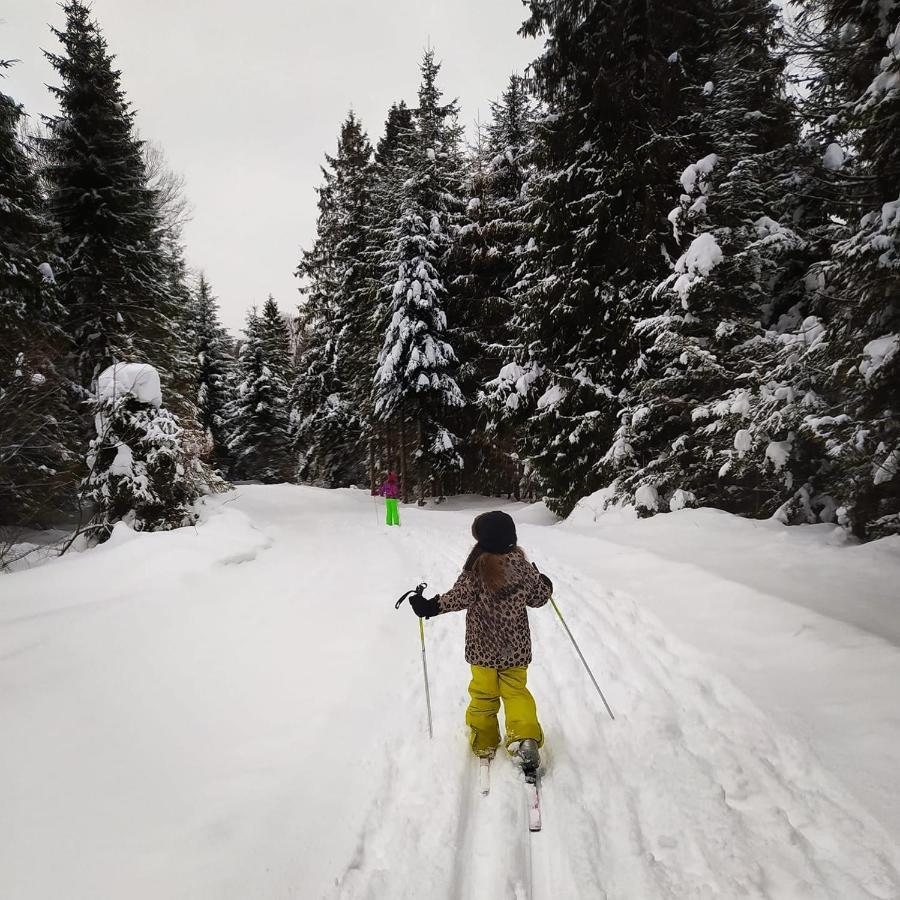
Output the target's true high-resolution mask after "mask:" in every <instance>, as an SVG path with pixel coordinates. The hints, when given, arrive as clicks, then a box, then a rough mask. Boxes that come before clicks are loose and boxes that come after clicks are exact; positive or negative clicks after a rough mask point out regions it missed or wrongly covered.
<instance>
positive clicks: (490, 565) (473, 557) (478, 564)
mask: <svg viewBox="0 0 900 900" xmlns="http://www.w3.org/2000/svg"><path fill="white" fill-rule="evenodd" d="M477 522H478V518H477V517H476V519H475V521H474V522H473V523H472V537H473V538H475V540H476V541H477V540H478V535H477V534H475V526H476V524H477ZM510 553H521V554H522V556H525V551H524V550H523V549H522V548H521V547H518V546H517V547H515V548H514V549H513V550H510V551H509V553H488V552H487V551H486V550H482V549H481V547H479V546H478V545H477V544H476V546H474V547H473V548H472V551H471V553H469V558H468V559H467V560H466V565H465V568H466V569H471V570H472V571H474V572H475V574H476V575H478V577H479V578H480V579H481V583H482V584H483V585H484V586H485V587H486V588H487V589H488V590H489V591H490V592H491V593H492V594H493V593H494V592H496V591H499V590H501V588H503V587H505V586H506V566H505V565H504V562H505V560H506V557H507V556H509V554H510ZM526 559H527V557H526Z"/></svg>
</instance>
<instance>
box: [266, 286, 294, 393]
mask: <svg viewBox="0 0 900 900" xmlns="http://www.w3.org/2000/svg"><path fill="white" fill-rule="evenodd" d="M259 329H260V339H261V341H262V346H263V351H264V352H265V354H266V359H268V360H269V365H270V366H271V368H272V371H273V372H275V373H276V374H277V376H278V377H279V378H280V379H281V380H282V381H283V382H284V383H285V384H289V383H290V381H291V379H292V375H293V361H292V359H291V350H290V333H289V331H288V323H287V320H286V319H285V317H284V316H283V315H282V314H281V311H280V310H279V309H278V304H277V303H276V302H275V298H274V297H273V296H272V295H271V294H269V296H268V298H267V299H266V302H265V303H264V304H263V308H262V314H261V315H260V317H259Z"/></svg>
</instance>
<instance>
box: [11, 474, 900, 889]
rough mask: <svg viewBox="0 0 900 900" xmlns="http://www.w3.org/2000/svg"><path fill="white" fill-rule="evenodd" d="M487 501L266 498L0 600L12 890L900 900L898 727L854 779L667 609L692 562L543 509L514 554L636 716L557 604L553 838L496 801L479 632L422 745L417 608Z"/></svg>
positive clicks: (551, 739)
mask: <svg viewBox="0 0 900 900" xmlns="http://www.w3.org/2000/svg"><path fill="white" fill-rule="evenodd" d="M489 502H490V501H482V502H481V503H476V502H475V501H470V502H465V503H463V502H460V503H459V504H458V505H454V504H453V503H451V504H448V505H446V506H442V507H439V508H437V509H426V510H418V509H410V508H408V507H407V508H403V509H402V511H401V516H402V518H403V526H402V527H401V528H399V529H396V528H391V529H388V528H386V527H385V526H384V525H383V524H382V509H381V506H380V505H376V504H375V503H373V501H372V500H371V499H370V498H368V497H367V496H365V495H364V494H362V493H360V492H353V491H345V492H324V491H316V490H313V489H305V488H297V487H288V486H280V487H241V488H239V489H238V490H237V491H236V492H235V493H233V494H230V495H227V496H226V497H224V498H218V499H216V500H215V501H214V502H212V503H211V504H210V509H209V512H208V514H207V515H206V516H205V520H204V522H203V524H201V525H200V526H199V527H198V528H196V529H182V530H180V531H177V532H173V533H168V534H155V535H134V534H132V533H130V532H128V531H127V530H126V529H118V530H117V532H116V534H115V535H114V537H113V539H112V540H111V541H110V542H109V543H108V544H107V545H105V546H104V547H101V548H99V549H96V550H92V551H89V552H86V553H81V554H76V555H73V556H71V557H67V558H65V559H63V560H61V561H56V562H51V563H48V564H45V565H43V566H41V567H38V568H35V569H33V570H30V571H25V572H19V573H17V574H15V575H13V576H9V577H7V578H4V579H2V580H0V592H2V598H3V599H2V603H0V629H2V630H0V896H2V897H4V898H8V900H37V898H58V897H66V898H67V900H78V898H101V897H103V898H105V897H128V898H154V900H158V898H161V897H165V898H167V900H168V898H236V900H237V898H240V900H245V898H248V897H260V898H281V897H297V898H320V897H323V898H324V897H327V898H348V900H349V898H371V900H402V898H416V900H421V898H445V897H446V898H471V900H500V898H504V900H505V898H511V900H522V898H535V900H541V898H562V900H569V898H572V900H577V898H596V897H606V898H613V900H620V898H621V900H632V898H639V900H653V898H679V900H680V898H694V897H697V898H705V897H710V898H712V897H722V898H736V897H748V898H785V900H796V898H840V900H854V898H869V897H873V898H898V897H900V874H898V873H900V853H898V850H897V840H896V839H897V837H898V834H900V827H898V826H900V822H898V821H897V820H896V818H895V814H896V808H895V806H894V804H893V801H892V800H890V799H884V800H880V799H879V798H880V797H882V796H884V797H888V798H889V797H890V795H891V794H892V793H896V788H897V785H896V781H895V780H894V782H893V784H891V783H890V781H889V779H890V778H891V774H893V775H894V776H895V775H896V768H895V763H890V762H889V760H888V755H887V753H886V752H885V751H884V749H883V747H884V746H885V745H887V746H890V747H893V748H894V752H895V751H896V746H897V738H898V736H900V734H898V730H897V729H898V728H900V725H898V723H897V716H896V707H894V708H893V710H886V711H883V710H881V709H880V708H879V707H877V705H876V707H875V708H874V712H872V711H871V710H870V721H868V722H867V724H868V726H869V732H868V733H866V734H863V735H860V736H859V744H858V753H857V755H856V758H855V759H854V760H852V761H851V766H849V767H843V768H842V766H841V761H842V759H843V757H844V752H843V750H842V748H844V747H846V744H841V742H840V741H838V740H837V739H835V740H833V741H826V740H824V739H820V735H821V733H824V731H826V730H827V729H825V726H824V725H823V724H822V723H823V721H825V719H822V718H820V717H818V714H817V713H816V711H811V712H810V713H809V718H804V716H803V715H801V714H800V713H797V716H796V717H792V716H791V715H787V714H784V715H775V714H774V713H772V712H771V711H770V710H768V709H766V710H764V709H763V708H761V705H760V704H759V703H758V702H755V701H754V700H753V699H751V698H750V696H749V695H748V694H747V693H746V692H745V691H744V690H742V688H743V687H744V684H743V682H742V685H741V686H740V687H739V686H737V685H736V683H735V681H734V680H733V679H732V677H730V676H731V675H732V674H733V675H734V676H735V678H738V679H739V680H740V679H741V678H742V677H743V676H742V675H741V670H739V669H738V668H735V670H734V672H731V671H730V669H729V671H728V672H726V671H725V669H728V668H729V667H728V666H727V665H726V663H725V662H722V663H721V665H720V664H719V663H717V657H716V656H715V655H714V654H711V653H709V652H701V651H700V650H699V649H697V648H696V647H694V646H690V644H688V643H686V642H685V641H684V640H683V639H682V637H676V635H675V633H674V631H673V629H672V628H671V627H670V626H669V624H663V620H662V619H661V618H660V617H659V616H657V615H656V613H655V612H653V611H651V608H650V605H649V603H648V602H647V597H646V584H647V579H649V578H650V577H651V575H650V573H651V572H652V570H653V569H654V567H656V568H658V569H659V570H660V571H661V572H662V573H664V574H665V573H668V574H669V577H670V578H671V579H672V580H673V581H674V579H675V573H676V572H677V569H678V563H675V562H671V561H666V560H665V559H661V558H660V557H659V556H657V555H654V554H651V553H648V552H647V551H646V549H641V550H638V549H634V548H628V547H624V546H622V545H620V544H614V543H610V542H609V541H606V540H601V539H600V538H598V537H596V536H588V535H584V534H581V533H577V532H576V531H573V530H567V529H568V528H569V526H553V527H549V526H548V525H546V524H544V523H543V522H539V521H538V520H539V519H540V510H539V509H537V508H527V507H523V506H513V507H512V508H511V510H510V511H511V512H513V514H514V515H515V516H516V517H517V519H518V520H519V521H520V523H522V524H520V529H519V531H520V540H521V542H522V544H523V546H524V547H525V548H526V550H527V551H528V552H529V555H530V556H531V558H533V559H535V560H536V561H537V562H538V564H539V565H540V566H541V568H542V569H543V570H544V571H546V572H547V573H548V574H550V576H551V577H552V578H553V580H554V582H555V585H556V596H557V598H558V599H559V601H560V603H561V606H562V609H563V612H564V614H565V615H566V617H567V620H568V621H569V623H570V625H571V627H572V630H573V632H574V633H575V635H576V637H577V638H578V639H579V641H580V642H581V643H582V646H583V649H584V651H585V654H586V655H587V657H588V659H589V660H590V661H591V663H592V665H593V666H594V669H595V673H596V675H597V677H598V680H599V681H600V683H601V684H602V685H603V686H604V689H605V690H606V692H607V694H608V697H609V699H610V702H611V704H612V706H613V709H614V710H615V712H616V715H617V720H616V721H615V722H610V721H609V719H608V718H607V716H606V714H605V712H604V710H603V708H602V705H601V703H600V700H599V697H597V695H596V694H595V693H594V690H593V687H592V686H591V684H590V682H589V680H588V678H587V676H586V674H585V672H584V670H583V669H582V668H581V664H580V662H579V661H578V658H577V657H576V655H575V653H574V651H573V650H572V648H571V645H570V644H569V643H568V639H567V638H566V636H565V633H564V632H563V630H562V628H561V626H560V625H559V622H558V621H556V619H555V616H554V614H553V612H552V610H551V609H550V607H549V606H548V607H546V608H544V609H542V610H538V611H534V612H533V613H532V614H531V622H532V631H533V637H534V655H535V662H534V664H533V666H532V667H531V669H530V672H529V683H530V685H531V687H532V689H533V691H534V693H535V696H536V698H537V701H538V709H539V713H540V715H541V719H542V723H543V725H544V729H545V732H546V735H547V745H546V748H545V753H544V757H545V762H546V771H545V775H544V779H543V798H542V800H543V815H544V830H543V831H542V832H540V833H539V834H535V835H529V833H528V830H527V813H526V808H525V798H524V789H523V787H522V785H521V782H520V776H519V774H518V772H517V771H516V770H515V769H514V767H513V766H512V764H511V763H510V762H509V761H508V760H507V759H505V758H503V757H502V755H501V756H498V758H497V760H496V761H495V763H494V766H493V773H492V790H491V794H490V795H489V796H488V797H487V798H482V797H481V795H480V794H479V793H478V773H477V766H476V765H475V764H474V762H473V760H472V759H471V758H470V756H469V754H468V752H467V748H466V742H465V728H464V725H463V715H464V710H465V706H466V701H467V696H466V686H467V682H468V669H467V667H466V665H465V663H464V662H463V659H462V644H463V627H464V621H463V616H462V615H458V616H451V615H448V616H444V617H441V618H439V619H435V620H430V621H429V622H428V623H427V625H426V640H427V647H428V663H429V674H430V676H431V687H432V704H433V708H434V731H435V734H434V740H433V741H429V740H428V736H427V731H426V726H425V707H424V697H423V691H422V681H421V662H420V651H419V640H418V628H417V626H416V621H415V618H414V617H413V615H412V614H411V612H410V611H409V610H408V609H407V608H405V607H404V608H403V609H402V610H400V611H396V612H395V611H394V609H393V601H394V600H395V599H396V598H397V597H398V596H399V595H400V594H401V593H403V592H404V591H405V590H407V589H408V588H410V587H413V586H414V585H415V584H416V583H417V582H418V581H421V580H426V581H428V582H429V591H430V590H431V589H433V590H434V591H435V592H437V591H440V590H442V589H446V588H447V587H449V586H450V584H451V583H452V580H453V579H454V578H455V576H456V574H457V572H458V569H459V566H460V564H461V562H462V560H463V559H464V558H465V554H466V552H467V550H468V547H469V544H470V540H469V539H468V536H467V535H468V526H469V523H470V521H471V518H472V516H473V514H474V512H476V511H478V510H479V509H483V508H488V507H487V506H486V505H485V504H487V503H489ZM496 503H497V502H496V501H495V502H494V504H496ZM494 504H492V505H494ZM454 506H455V508H454ZM529 521H533V522H534V524H527V523H528V522H529ZM760 564H762V561H760ZM604 572H607V573H608V577H607V578H604V575H603V573H604ZM623 573H626V574H623ZM627 573H632V574H627ZM679 577H680V576H679ZM704 578H705V579H706V580H705V581H704V584H706V585H707V587H708V588H709V589H710V590H713V589H716V590H721V586H722V585H723V584H724V585H727V584H728V582H725V581H722V580H721V579H720V580H719V581H716V578H718V576H713V575H706V576H704ZM629 585H630V588H631V589H628V587H629ZM728 589H729V590H731V591H733V592H734V594H735V595H736V596H741V591H747V590H748V588H747V587H746V586H745V585H740V584H736V583H735V584H733V585H731V586H730V587H729V588H728ZM760 602H761V603H762V601H760ZM772 602H776V601H774V600H773V601H772ZM778 602H780V601H778ZM785 606H786V607H789V608H790V609H794V607H793V606H791V605H790V604H785ZM759 608H760V609H761V610H763V609H764V607H763V606H762V605H761V606H760V607H759ZM714 614H715V611H714V610H713V609H710V616H714ZM803 615H804V616H805V617H806V618H805V621H806V622H807V623H809V622H813V623H814V626H815V623H817V622H818V621H819V619H821V617H818V614H817V613H812V612H807V611H804V613H803ZM688 620H689V618H686V617H685V616H683V615H682V616H679V622H684V621H688ZM822 621H827V622H828V623H831V624H834V623H833V622H832V620H830V619H828V620H824V619H822ZM814 626H807V627H808V628H809V627H812V629H813V630H814V631H815V627H814ZM748 627H749V626H748ZM829 627H831V625H829ZM834 627H837V625H834ZM840 628H841V629H843V631H842V632H841V634H842V635H844V636H846V635H847V634H851V633H852V634H853V635H854V641H855V642H856V649H857V650H858V654H859V655H860V656H864V657H865V659H866V665H869V666H872V665H877V669H876V670H875V672H876V675H874V676H873V678H874V677H877V678H878V679H879V680H881V679H891V678H895V679H896V678H897V677H898V676H900V654H898V652H897V650H896V648H895V647H893V646H891V645H890V644H889V643H888V642H886V641H881V640H879V639H877V638H873V637H871V636H870V635H867V634H865V633H864V632H862V631H857V630H856V629H853V628H852V626H850V625H844V624H843V623H840ZM711 629H712V626H711V625H710V624H709V623H707V631H710V630H711ZM698 634H700V630H699V629H698ZM721 634H722V638H721V639H722V641H724V642H726V643H727V640H728V635H727V633H726V632H725V631H724V630H722V632H721ZM798 634H799V633H798ZM707 636H708V635H707ZM757 637H758V635H757ZM797 640H798V641H808V640H809V637H808V635H805V634H804V635H800V636H798V637H797ZM807 650H808V648H807ZM808 652H811V651H809V650H808ZM823 652H824V651H823ZM823 658H824V657H823ZM773 659H775V658H774V657H773ZM855 660H856V657H855V656H854V658H853V661H849V662H846V663H843V662H842V663H841V665H846V666H847V667H848V668H847V669H846V671H843V670H842V671H841V672H840V673H839V674H844V675H846V673H847V672H850V671H853V672H857V673H858V672H859V671H861V670H859V669H858V668H853V667H854V666H856V665H857V663H856V661H855ZM774 664H775V663H773V665H774ZM762 665H765V661H762ZM828 674H829V673H823V680H827V676H828ZM832 674H833V673H832ZM776 677H777V672H776ZM861 677H862V676H860V679H857V680H861ZM841 680H842V683H845V682H847V681H853V679H848V678H846V677H845V678H842V679H841ZM887 683H888V684H891V683H892V684H893V685H894V687H893V688H892V689H891V690H892V693H895V692H896V684H897V683H898V681H897V680H894V681H893V682H891V681H890V680H889V681H888V682H887ZM760 684H762V682H760ZM756 685H757V682H755V681H754V680H753V678H751V677H750V676H749V675H748V676H747V679H746V686H747V687H748V689H751V690H755V688H756ZM873 685H874V680H873V683H872V684H864V683H860V684H856V685H855V689H856V690H857V692H858V695H859V699H860V701H862V700H863V699H864V698H865V697H866V696H867V695H868V694H869V693H870V689H872V687H873ZM785 687H786V688H787V687H788V686H785ZM791 687H792V690H793V692H794V693H796V694H797V696H800V695H801V694H802V692H803V690H804V686H803V684H802V683H800V682H798V684H796V685H793V686H791ZM846 689H847V690H849V689H850V688H846ZM759 692H760V693H764V690H763V688H762V687H760V688H759ZM787 693H788V694H791V691H790V690H789V691H787ZM871 693H872V696H873V698H874V701H876V702H877V701H878V699H879V696H877V691H871ZM791 696H793V694H791ZM802 701H803V698H802V696H800V700H799V701H798V703H797V704H796V706H797V708H798V709H801V710H802V708H803V702H802ZM859 715H860V716H862V715H863V714H862V713H859ZM794 719H795V721H794ZM892 723H893V724H892ZM852 724H853V723H852ZM855 724H857V725H858V724H859V723H855ZM792 725H793V726H795V727H791V726H792ZM891 728H893V729H894V730H893V731H891V730H890V729H891ZM876 731H877V732H879V733H875V732H876ZM825 760H828V764H827V765H826V764H825V762H824V761H825ZM832 762H833V763H834V764H833V765H832ZM853 769H857V770H859V771H860V772H861V773H863V774H862V776H861V777H860V778H859V779H858V780H855V779H852V778H851V776H852V774H853ZM882 775H883V776H884V779H885V780H884V782H883V783H882V784H881V786H880V790H873V789H871V782H873V781H875V782H878V781H879V780H880V779H881V778H882ZM851 782H852V783H851Z"/></svg>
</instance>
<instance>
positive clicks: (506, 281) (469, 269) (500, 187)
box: [453, 75, 537, 494]
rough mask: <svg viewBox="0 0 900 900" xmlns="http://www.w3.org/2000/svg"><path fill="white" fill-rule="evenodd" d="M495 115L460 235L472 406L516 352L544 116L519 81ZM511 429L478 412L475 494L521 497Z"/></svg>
mask: <svg viewBox="0 0 900 900" xmlns="http://www.w3.org/2000/svg"><path fill="white" fill-rule="evenodd" d="M491 111H492V121H490V122H489V123H488V124H487V125H486V126H485V127H484V128H479V130H478V133H477V143H476V146H475V147H474V148H473V152H472V153H471V158H470V161H469V172H468V176H467V192H468V197H469V200H468V203H467V218H468V221H467V222H466V224H465V225H463V226H462V227H460V228H459V229H458V232H457V240H456V242H455V243H456V246H455V251H454V256H455V259H454V270H455V273H456V274H455V278H454V281H453V288H454V291H455V292H456V293H457V294H458V295H461V296H462V297H463V298H464V299H463V302H462V303H461V304H460V305H461V306H462V307H464V308H465V315H464V316H463V318H462V324H461V326H460V327H458V328H457V329H456V332H455V334H454V346H455V347H458V348H459V350H458V352H460V355H461V357H462V361H463V365H462V366H461V369H460V373H459V379H458V380H459V383H460V387H461V388H462V390H463V393H464V395H465V396H467V397H469V398H476V397H478V396H479V395H480V393H481V391H482V389H483V386H484V385H485V383H486V382H488V381H489V380H491V379H493V378H494V377H495V376H496V374H497V372H498V371H499V370H500V368H501V367H502V366H503V363H504V361H505V359H506V358H507V356H509V355H511V354H512V353H513V352H514V349H513V348H514V345H515V343H516V335H515V333H514V331H513V329H512V328H511V327H510V326H511V323H512V319H513V316H514V314H515V305H514V302H513V294H514V292H515V290H516V283H517V280H518V271H519V268H520V266H521V265H522V262H523V260H524V258H525V255H526V254H527V252H528V226H527V222H526V221H525V217H524V214H523V213H524V198H523V191H524V188H525V185H526V183H527V181H528V178H529V177H530V175H531V170H532V165H531V161H530V157H531V153H532V149H533V147H532V145H533V137H534V128H535V120H536V117H537V111H536V108H535V104H534V101H533V100H532V99H531V97H530V95H529V93H528V90H527V87H526V83H525V80H524V79H523V78H521V77H520V76H517V75H512V76H511V77H510V79H509V83H508V85H507V88H506V90H505V91H504V92H503V95H502V97H501V99H500V101H499V102H496V103H491ZM510 421H511V420H510V418H509V417H508V416H504V415H499V416H498V415H496V411H494V410H491V409H490V407H489V405H486V404H484V403H481V404H479V405H475V404H472V405H471V406H470V408H469V416H468V422H467V425H468V429H467V430H468V434H467V439H466V441H465V445H466V448H467V451H468V452H467V454H466V467H467V469H468V470H469V471H470V473H471V477H470V478H469V479H468V483H469V484H471V486H472V487H473V488H474V489H476V490H479V491H481V492H483V493H499V492H501V491H506V492H509V493H516V494H518V491H519V483H520V481H521V478H522V471H521V467H520V465H519V463H518V458H517V455H516V453H515V446H514V443H513V442H512V440H511V437H512V435H511V432H510V429H509V428H507V427H505V426H507V425H509V424H510Z"/></svg>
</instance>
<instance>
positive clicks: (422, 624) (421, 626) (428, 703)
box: [394, 581, 434, 739]
mask: <svg viewBox="0 0 900 900" xmlns="http://www.w3.org/2000/svg"><path fill="white" fill-rule="evenodd" d="M427 587H428V584H427V582H424V581H423V582H422V583H421V584H420V585H418V586H417V587H416V589H415V590H413V591H407V592H406V593H405V594H404V595H403V596H402V597H401V598H400V599H399V600H398V601H397V602H396V603H395V604H394V609H400V605H401V604H402V603H403V601H404V600H406V599H407V598H408V597H412V596H413V595H414V594H418V595H419V596H420V597H421V596H422V591H424V590H425V588H427ZM419 641H420V642H421V644H422V675H423V676H424V678H425V708H426V709H427V711H428V737H429V738H432V739H433V738H434V731H433V730H432V727H431V691H430V690H429V689H428V661H427V660H426V658H425V622H424V621H423V620H422V619H421V618H420V619H419Z"/></svg>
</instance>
